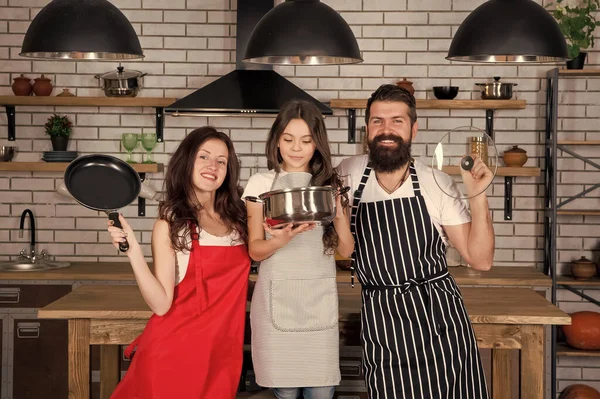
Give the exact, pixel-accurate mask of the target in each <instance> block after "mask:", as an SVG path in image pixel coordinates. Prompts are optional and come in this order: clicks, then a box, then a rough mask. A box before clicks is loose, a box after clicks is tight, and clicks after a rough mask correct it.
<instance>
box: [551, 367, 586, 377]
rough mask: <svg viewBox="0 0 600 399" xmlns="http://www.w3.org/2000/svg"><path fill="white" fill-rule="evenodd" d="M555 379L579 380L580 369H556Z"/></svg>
mask: <svg viewBox="0 0 600 399" xmlns="http://www.w3.org/2000/svg"><path fill="white" fill-rule="evenodd" d="M556 377H557V378H558V379H561V380H580V379H581V368H579V367H557V368H556Z"/></svg>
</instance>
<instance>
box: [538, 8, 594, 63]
mask: <svg viewBox="0 0 600 399" xmlns="http://www.w3.org/2000/svg"><path fill="white" fill-rule="evenodd" d="M581 4H582V5H581V6H578V5H576V4H575V2H574V0H569V1H565V0H556V7H555V9H554V10H553V11H551V13H552V16H553V17H554V18H555V19H556V21H557V22H558V26H559V27H560V30H561V32H562V33H563V35H564V36H565V39H566V41H567V47H568V51H569V58H570V60H569V61H567V69H583V64H584V62H585V57H586V56H587V53H586V52H584V51H581V50H585V49H588V48H590V47H593V46H594V29H596V27H597V26H600V21H596V18H595V17H596V13H597V12H598V10H599V9H600V0H583V1H582V3H581ZM552 5H553V3H550V4H548V6H552Z"/></svg>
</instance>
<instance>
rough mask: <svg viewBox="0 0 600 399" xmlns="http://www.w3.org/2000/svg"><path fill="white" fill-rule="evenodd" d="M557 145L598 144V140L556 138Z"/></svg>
mask: <svg viewBox="0 0 600 399" xmlns="http://www.w3.org/2000/svg"><path fill="white" fill-rule="evenodd" d="M558 144H559V145H600V140H558Z"/></svg>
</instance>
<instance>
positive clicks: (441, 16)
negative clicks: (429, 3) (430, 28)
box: [429, 12, 469, 25]
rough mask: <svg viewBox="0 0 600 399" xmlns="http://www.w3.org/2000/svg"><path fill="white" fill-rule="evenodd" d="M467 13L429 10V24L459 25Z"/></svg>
mask: <svg viewBox="0 0 600 399" xmlns="http://www.w3.org/2000/svg"><path fill="white" fill-rule="evenodd" d="M468 15H469V13H468V12H430V13H429V24H430V25H460V24H461V23H462V22H463V21H464V20H465V18H467V16H468Z"/></svg>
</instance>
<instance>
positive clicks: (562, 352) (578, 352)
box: [556, 344, 600, 357]
mask: <svg viewBox="0 0 600 399" xmlns="http://www.w3.org/2000/svg"><path fill="white" fill-rule="evenodd" d="M556 356H582V357H600V351H593V350H584V349H576V348H572V347H570V346H569V345H566V344H558V345H556Z"/></svg>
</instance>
